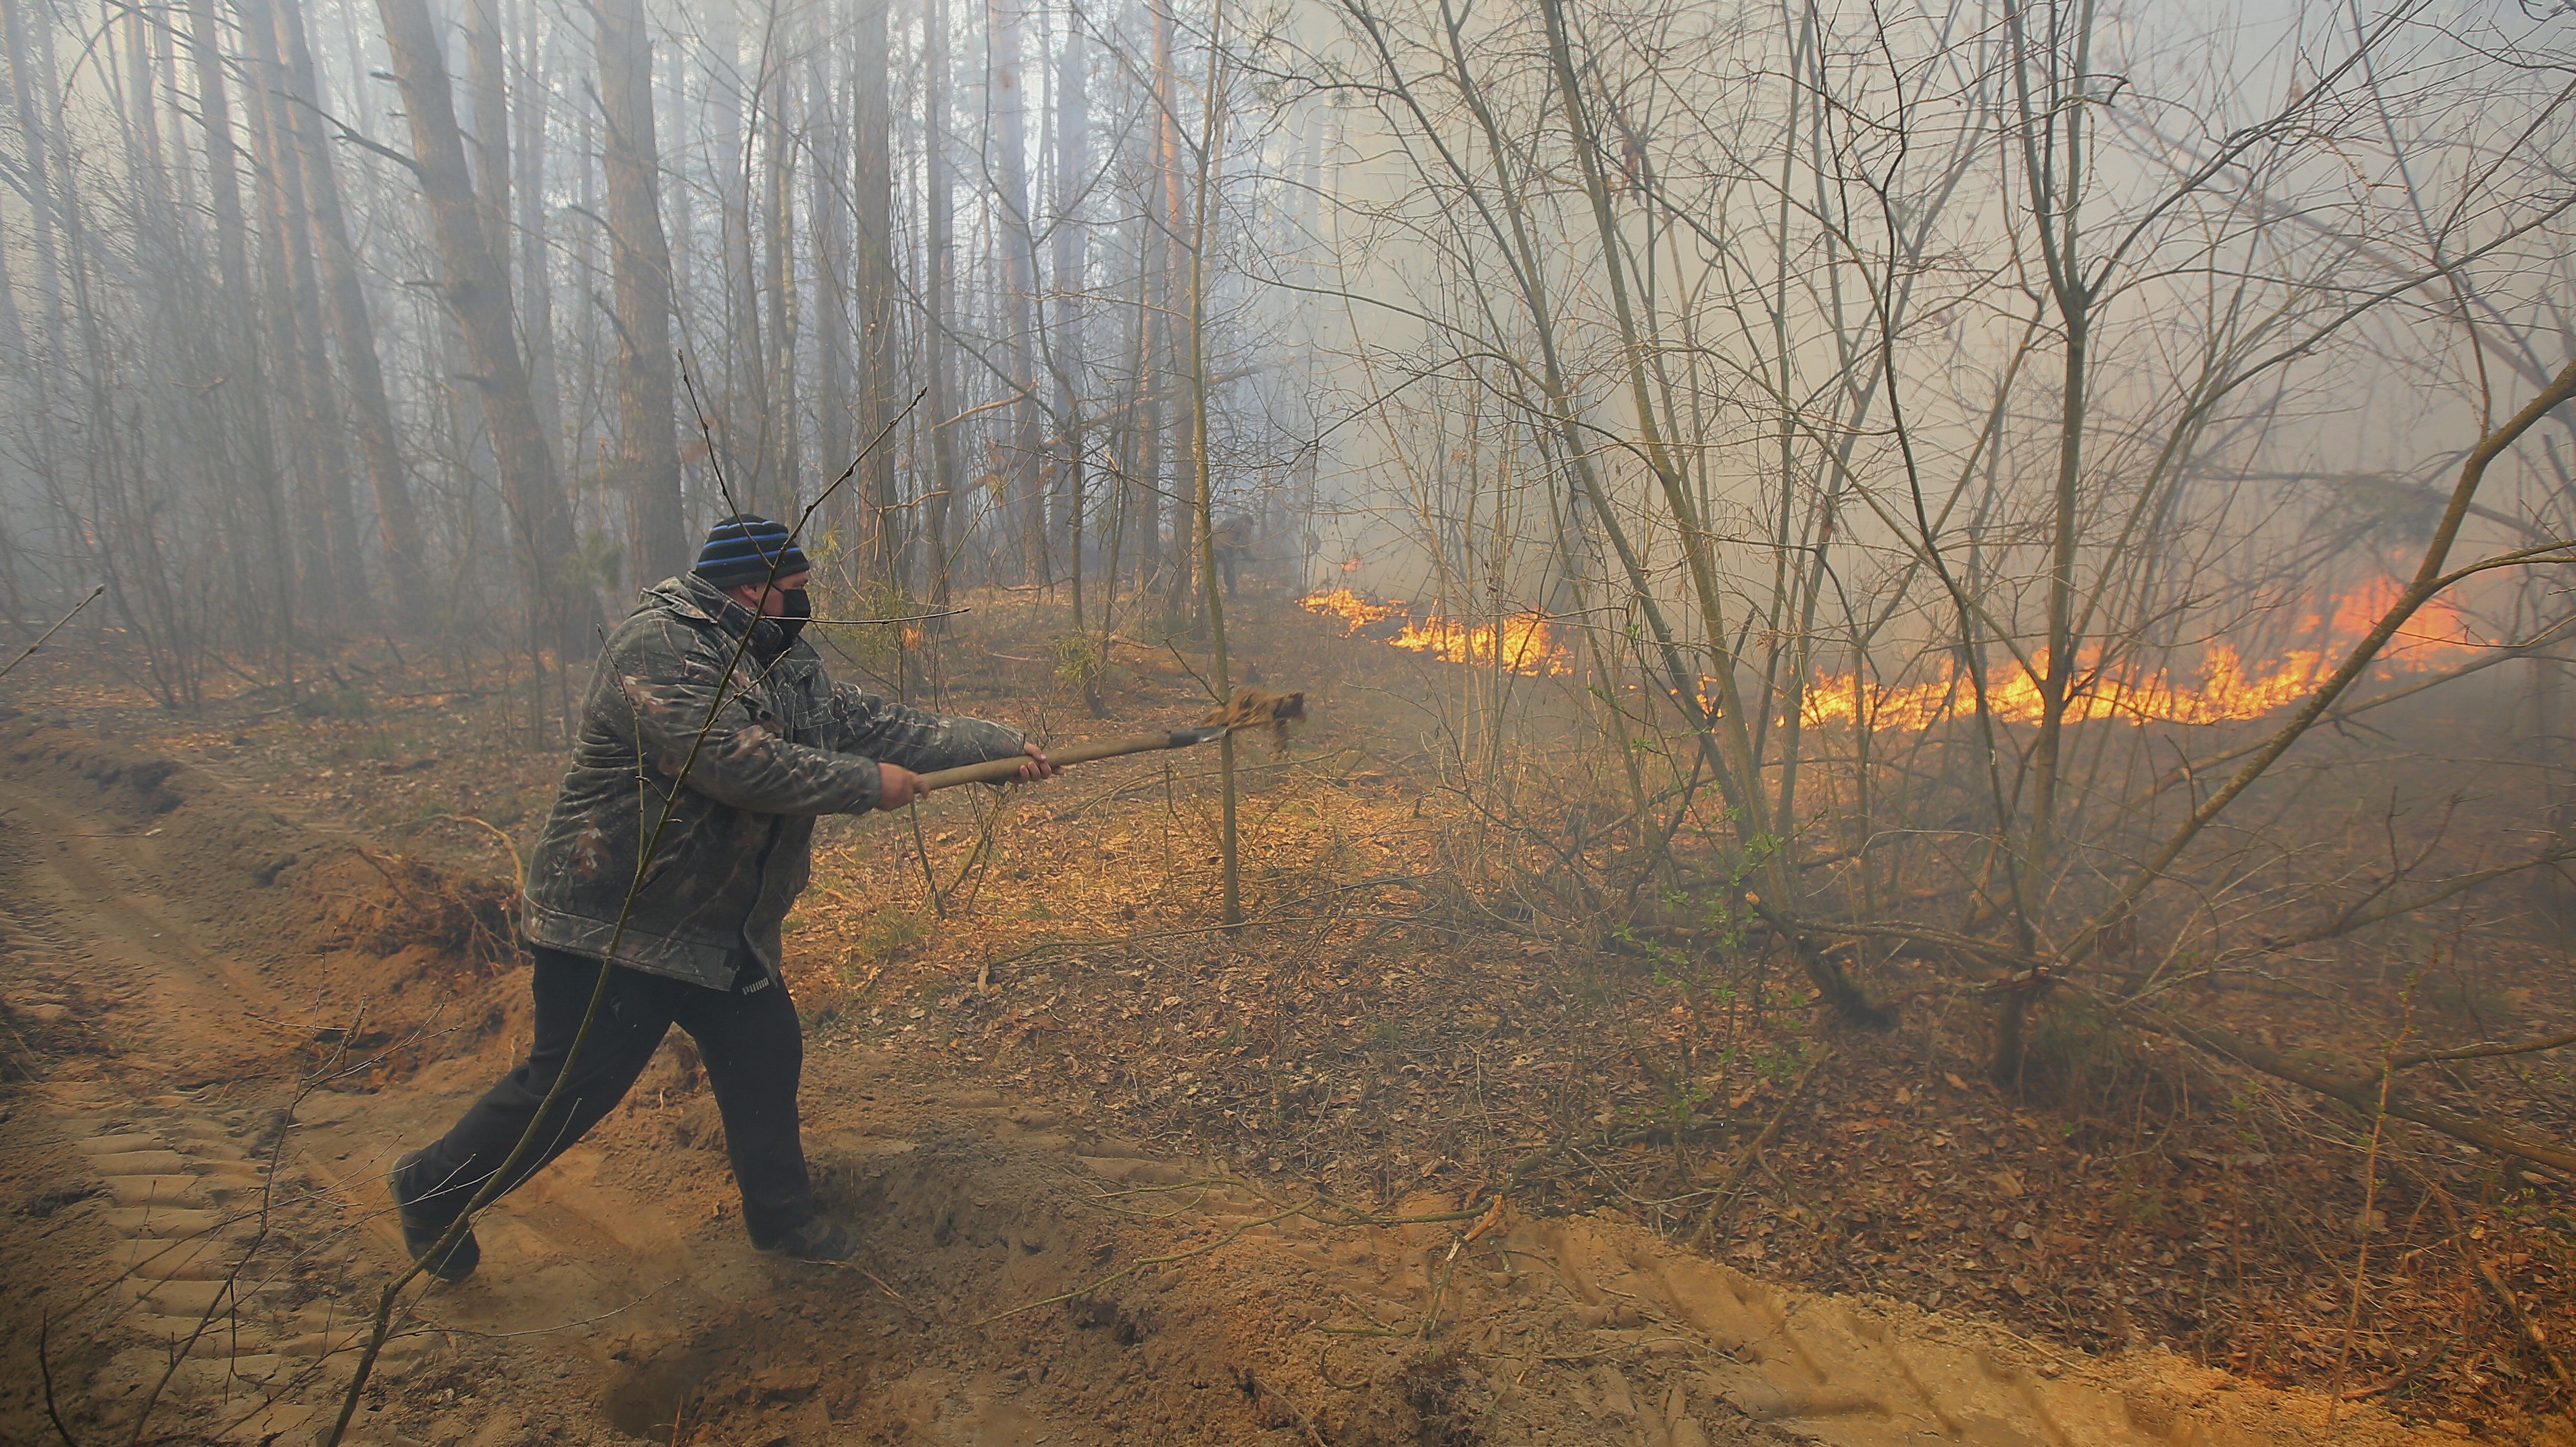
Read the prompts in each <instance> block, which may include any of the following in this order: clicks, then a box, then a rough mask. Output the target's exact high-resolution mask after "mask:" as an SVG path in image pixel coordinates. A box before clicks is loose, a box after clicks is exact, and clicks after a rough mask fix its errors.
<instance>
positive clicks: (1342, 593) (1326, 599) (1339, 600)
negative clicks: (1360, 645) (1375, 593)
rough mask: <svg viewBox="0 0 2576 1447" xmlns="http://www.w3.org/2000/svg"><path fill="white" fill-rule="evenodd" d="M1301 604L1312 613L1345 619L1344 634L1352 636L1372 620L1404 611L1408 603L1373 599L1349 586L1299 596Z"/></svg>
mask: <svg viewBox="0 0 2576 1447" xmlns="http://www.w3.org/2000/svg"><path fill="white" fill-rule="evenodd" d="M1297 606H1298V607H1300V608H1303V609H1305V610H1306V611H1307V612H1309V613H1322V614H1325V615H1327V616H1329V617H1334V618H1339V619H1341V620H1342V636H1343V637H1344V638H1348V637H1350V636H1351V635H1352V634H1354V633H1357V632H1359V631H1360V630H1361V629H1363V628H1366V627H1367V626H1369V625H1370V624H1372V623H1383V622H1385V621H1386V620H1387V619H1389V618H1392V617H1394V616H1395V615H1397V614H1398V613H1401V612H1403V611H1404V604H1402V603H1400V602H1397V603H1372V602H1370V601H1369V600H1367V599H1366V598H1363V597H1361V596H1360V595H1359V594H1357V593H1354V592H1352V591H1351V590H1350V589H1348V588H1335V589H1332V590H1331V591H1329V592H1325V591H1320V590H1319V591H1317V592H1313V593H1309V594H1307V595H1306V596H1305V597H1303V598H1300V599H1298V600H1297Z"/></svg>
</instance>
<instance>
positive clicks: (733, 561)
mask: <svg viewBox="0 0 2576 1447" xmlns="http://www.w3.org/2000/svg"><path fill="white" fill-rule="evenodd" d="M809 566H810V565H809V564H808V563H807V562H806V561H805V554H804V551H803V550H802V549H800V548H798V547H797V546H796V543H795V540H794V539H792V538H790V537H789V536H788V535H787V525H786V524H785V523H781V522H772V521H770V520H769V519H768V518H765V517H762V516H761V515H759V514H758V513H748V512H738V513H735V514H734V515H733V516H732V517H729V518H726V519H725V520H723V521H722V522H719V523H717V524H716V525H715V529H714V530H713V531H711V532H709V533H708V534H707V542H706V546H704V547H702V548H700V549H698V566H697V569H696V572H697V575H698V576H699V577H701V578H704V579H706V580H707V581H708V582H710V583H713V584H715V585H716V586H717V587H719V588H731V587H734V586H736V585H738V584H742V583H766V582H769V581H771V580H773V579H784V578H792V577H795V576H796V575H797V574H798V573H802V572H804V571H805V570H806V569H807V567H809Z"/></svg>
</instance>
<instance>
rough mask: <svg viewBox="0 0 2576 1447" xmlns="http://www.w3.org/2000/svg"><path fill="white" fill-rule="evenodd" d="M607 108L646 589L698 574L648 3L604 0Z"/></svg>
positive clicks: (632, 484) (632, 513)
mask: <svg viewBox="0 0 2576 1447" xmlns="http://www.w3.org/2000/svg"><path fill="white" fill-rule="evenodd" d="M595 13H596V14H597V16H598V18H599V99H600V113H601V118H602V120H603V121H604V122H605V123H606V125H607V127H608V137H607V144H606V146H605V162H606V169H607V172H608V246H609V267H610V270H611V272H612V273H613V275H614V278H615V280H614V283H613V285H614V289H615V292H616V308H617V460H618V464H619V466H618V472H619V477H620V481H621V482H622V483H623V485H624V487H625V489H626V526H627V548H628V556H629V558H630V559H631V560H632V563H633V567H634V573H635V576H634V578H633V579H632V580H631V581H632V582H634V583H635V584H636V585H637V586H638V587H641V586H644V585H646V584H649V583H651V582H653V581H655V580H657V579H661V578H667V577H671V576H672V575H674V574H676V573H679V572H680V571H681V570H682V569H684V568H685V567H687V565H688V539H687V536H686V534H685V531H684V526H683V522H682V518H681V514H680V448H679V439H678V437H677V435H676V434H675V433H674V431H673V429H672V406H673V400H674V398H675V397H676V396H677V381H676V378H675V377H674V375H673V371H672V365H671V249H670V246H669V244H668V242H667V240H666V239H665V237H664V236H663V233H662V206H661V179H660V178H661V166H662V158H661V154H660V151H659V148H658V147H657V146H656V144H655V141H654V134H653V43H652V39H651V36H650V35H649V34H648V33H647V32H646V30H645V28H644V6H643V0H600V3H599V4H598V5H597V6H596V8H595Z"/></svg>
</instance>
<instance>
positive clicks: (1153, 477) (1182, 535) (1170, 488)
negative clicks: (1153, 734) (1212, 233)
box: [1145, 0, 1198, 631]
mask: <svg viewBox="0 0 2576 1447" xmlns="http://www.w3.org/2000/svg"><path fill="white" fill-rule="evenodd" d="M1166 3H1168V0H1156V4H1155V7H1154V11H1153V15H1154V96H1155V104H1154V133H1155V136H1156V138H1157V143H1156V145H1155V157H1154V164H1155V168H1156V170H1157V171H1158V172H1159V173H1160V176H1161V185H1162V200H1163V225H1162V230H1161V232H1160V234H1159V235H1156V236H1153V237H1151V239H1150V240H1149V243H1148V244H1150V245H1153V246H1155V247H1156V248H1157V249H1159V250H1160V251H1162V253H1163V255H1164V257H1165V258H1166V260H1165V262H1164V266H1163V286H1162V289H1161V292H1160V294H1159V295H1158V296H1157V297H1156V299H1155V314H1156V315H1157V316H1158V317H1160V318H1162V319H1163V322H1162V334H1163V338H1164V343H1163V347H1162V350H1163V352H1164V354H1165V355H1166V356H1167V357H1169V356H1172V355H1174V354H1176V353H1177V352H1178V351H1179V350H1180V347H1181V345H1182V344H1183V343H1184V342H1186V340H1187V339H1186V338H1182V337H1176V336H1175V333H1176V332H1177V331H1178V330H1180V329H1179V328H1177V327H1175V326H1174V325H1173V323H1172V321H1171V320H1170V319H1171V318H1173V317H1177V316H1180V315H1181V314H1182V312H1183V311H1184V310H1185V309H1186V307H1187V306H1188V301H1187V299H1186V298H1185V297H1184V295H1183V292H1184V291H1185V290H1186V289H1187V284H1188V276H1187V262H1186V261H1185V260H1184V259H1183V256H1182V253H1183V252H1184V251H1185V250H1186V249H1187V247H1186V244H1185V243H1184V242H1183V241H1182V239H1181V238H1183V237H1185V236H1187V235H1189V233H1190V208H1189V201H1188V198H1187V197H1186V196H1185V195H1184V194H1183V191H1182V185H1181V126H1180V120H1179V117H1178V112H1177V111H1176V110H1175V109H1174V108H1175V107H1176V106H1178V105H1179V104H1180V103H1181V93H1180V89H1181V88H1180V85H1179V82H1178V79H1177V78H1176V77H1175V75H1174V74H1173V69H1172V66H1173V60H1172V16H1171V12H1170V11H1169V10H1168V9H1166V8H1164V6H1165V4H1166ZM1166 365H1167V366H1168V367H1169V369H1170V370H1171V371H1173V372H1176V373H1177V372H1181V370H1182V369H1181V368H1180V367H1179V366H1178V365H1177V364H1175V363H1167V364H1166ZM1191 408H1192V402H1191V400H1190V399H1189V398H1187V397H1184V398H1182V399H1181V403H1180V406H1179V408H1178V409H1176V411H1177V415H1175V416H1174V417H1173V419H1172V441H1171V445H1170V447H1169V448H1168V449H1164V448H1163V447H1162V444H1161V441H1160V439H1156V440H1155V446H1156V448H1157V450H1161V451H1165V452H1166V455H1167V456H1168V457H1169V459H1170V461H1171V475H1170V476H1169V477H1165V476H1163V475H1162V471H1161V468H1160V467H1159V466H1157V467H1155V468H1154V469H1152V470H1149V471H1148V472H1147V473H1146V474H1145V477H1146V480H1147V482H1148V483H1150V484H1152V485H1154V486H1156V487H1158V488H1159V489H1160V490H1161V491H1160V493H1159V495H1158V496H1157V497H1154V498H1149V499H1148V502H1147V506H1148V507H1149V508H1153V509H1154V511H1153V513H1152V514H1150V515H1152V516H1155V517H1157V518H1158V519H1159V517H1160V513H1161V509H1160V508H1159V507H1158V506H1156V504H1157V503H1159V502H1160V501H1161V499H1164V498H1168V499H1170V502H1171V520H1172V522H1171V526H1172V550H1171V556H1170V560H1169V563H1170V571H1169V572H1167V573H1166V574H1164V577H1163V583H1164V593H1163V626H1164V629H1165V630H1166V631H1178V630H1179V628H1180V627H1181V626H1182V612H1183V610H1184V609H1185V608H1186V607H1187V606H1188V604H1189V602H1190V579H1191V573H1192V566H1191V565H1192V563H1193V562H1194V561H1195V551H1194V550H1193V549H1192V548H1191V546H1190V503H1189V498H1190V479H1189V478H1188V477H1187V476H1186V474H1185V473H1184V472H1183V470H1182V469H1184V468H1186V467H1187V466H1189V457H1190V445H1191V440H1192V438H1193V437H1194V436H1195V435H1196V433H1197V430H1198V427H1197V423H1196V421H1195V420H1194V419H1192V417H1191V416H1190V411H1191ZM1157 410H1158V411H1159V410H1160V409H1159V408H1158V409H1157Z"/></svg>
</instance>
